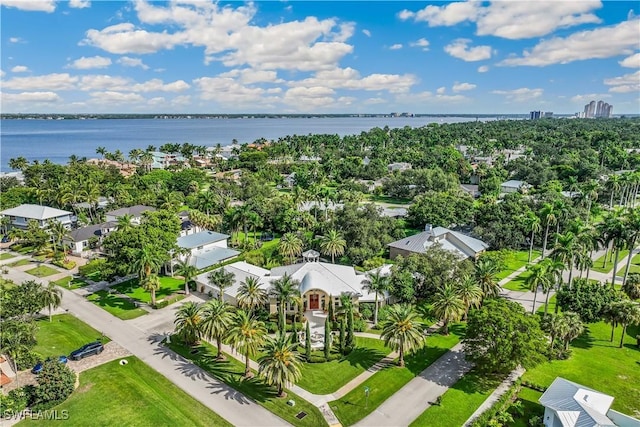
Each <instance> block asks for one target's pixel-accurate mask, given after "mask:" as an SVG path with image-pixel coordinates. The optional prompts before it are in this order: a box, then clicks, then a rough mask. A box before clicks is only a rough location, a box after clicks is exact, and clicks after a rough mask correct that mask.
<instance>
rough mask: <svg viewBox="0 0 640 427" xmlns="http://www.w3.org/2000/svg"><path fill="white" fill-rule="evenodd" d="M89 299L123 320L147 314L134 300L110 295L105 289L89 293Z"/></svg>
mask: <svg viewBox="0 0 640 427" xmlns="http://www.w3.org/2000/svg"><path fill="white" fill-rule="evenodd" d="M88 300H89V301H91V302H92V303H94V304H95V305H98V306H100V307H102V308H103V309H105V310H106V311H108V312H109V313H111V314H113V315H114V316H116V317H118V318H120V319H122V320H129V319H135V318H136V317H140V316H143V315H145V314H147V312H146V311H144V310H143V309H141V308H137V307H136V306H135V304H134V303H133V302H132V301H130V300H127V299H124V298H120V297H118V296H116V295H110V294H109V292H107V291H104V290H103V291H98V292H96V293H94V294H91V295H89V297H88Z"/></svg>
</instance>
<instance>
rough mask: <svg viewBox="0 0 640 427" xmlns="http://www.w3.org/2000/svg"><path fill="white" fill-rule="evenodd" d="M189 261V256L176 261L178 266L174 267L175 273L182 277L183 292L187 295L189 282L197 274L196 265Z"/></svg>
mask: <svg viewBox="0 0 640 427" xmlns="http://www.w3.org/2000/svg"><path fill="white" fill-rule="evenodd" d="M189 261H190V260H189V258H187V259H186V260H184V261H178V268H177V269H176V273H178V274H179V275H181V276H182V277H184V293H185V294H186V295H189V282H190V281H191V279H193V277H194V276H195V275H197V274H198V269H197V268H196V266H195V265H191V264H190V263H189Z"/></svg>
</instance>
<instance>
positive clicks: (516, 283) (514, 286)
mask: <svg viewBox="0 0 640 427" xmlns="http://www.w3.org/2000/svg"><path fill="white" fill-rule="evenodd" d="M529 276H531V272H530V271H526V270H525V271H523V272H522V273H520V274H519V275H518V276H516V277H515V278H514V279H511V280H510V281H509V282H507V283H505V284H504V285H502V287H503V288H505V289H509V290H511V291H528V290H529V288H528V287H527V285H525V281H526V280H527V277H529Z"/></svg>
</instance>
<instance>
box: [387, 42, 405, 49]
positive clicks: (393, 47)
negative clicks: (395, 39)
mask: <svg viewBox="0 0 640 427" xmlns="http://www.w3.org/2000/svg"><path fill="white" fill-rule="evenodd" d="M389 49H390V50H398V49H402V44H401V43H396V44H392V45H391V46H389Z"/></svg>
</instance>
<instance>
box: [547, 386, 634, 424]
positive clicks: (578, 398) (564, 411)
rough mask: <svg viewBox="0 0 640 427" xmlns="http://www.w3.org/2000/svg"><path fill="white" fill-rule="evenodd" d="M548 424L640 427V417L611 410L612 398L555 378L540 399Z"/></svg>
mask: <svg viewBox="0 0 640 427" xmlns="http://www.w3.org/2000/svg"><path fill="white" fill-rule="evenodd" d="M539 401H540V403H541V404H542V406H544V420H543V423H544V425H545V426H546V427H608V426H620V427H640V420H638V419H635V418H632V417H629V416H627V415H624V414H621V413H619V412H616V411H613V410H611V409H610V408H611V404H612V403H613V397H612V396H609V395H606V394H604V393H601V392H599V391H596V390H593V389H591V388H589V387H585V386H583V385H580V384H577V383H574V382H572V381H569V380H565V379H564V378H560V377H558V378H556V379H555V380H554V381H553V383H551V385H550V386H549V388H548V389H547V391H545V392H544V394H543V395H542V396H541V397H540V399H539Z"/></svg>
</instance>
